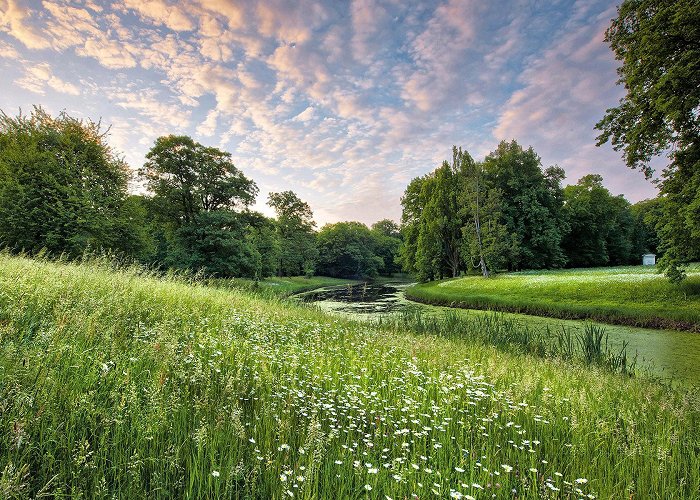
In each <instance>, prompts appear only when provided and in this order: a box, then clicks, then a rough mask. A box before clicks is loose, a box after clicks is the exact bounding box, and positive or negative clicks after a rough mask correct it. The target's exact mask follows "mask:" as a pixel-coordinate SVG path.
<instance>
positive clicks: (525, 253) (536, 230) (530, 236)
mask: <svg viewBox="0 0 700 500" xmlns="http://www.w3.org/2000/svg"><path fill="white" fill-rule="evenodd" d="M484 171H485V172H486V176H487V178H488V180H489V182H490V183H491V185H492V186H493V188H495V189H497V190H498V192H499V193H501V196H502V200H503V201H504V203H503V205H502V213H503V217H502V222H503V224H505V226H506V229H507V232H508V234H509V235H510V236H511V243H510V248H509V251H508V267H509V268H510V269H511V270H517V269H542V268H551V267H561V266H563V265H564V264H565V262H566V257H565V256H564V253H563V251H562V250H561V240H562V237H563V234H564V232H565V229H566V220H565V218H564V217H563V215H562V210H561V209H562V203H563V196H562V192H561V191H562V190H561V180H562V179H563V178H564V172H563V170H562V169H560V168H559V167H550V168H548V169H547V170H546V171H544V172H543V171H542V166H541V162H540V157H539V156H538V155H537V154H536V153H535V151H534V150H533V149H532V148H528V149H523V148H522V147H521V146H520V145H519V144H518V143H517V142H515V141H511V142H505V141H503V142H501V143H500V144H499V145H498V147H497V148H496V150H495V151H494V152H492V153H491V154H489V155H488V156H487V157H486V159H485V160H484Z"/></svg>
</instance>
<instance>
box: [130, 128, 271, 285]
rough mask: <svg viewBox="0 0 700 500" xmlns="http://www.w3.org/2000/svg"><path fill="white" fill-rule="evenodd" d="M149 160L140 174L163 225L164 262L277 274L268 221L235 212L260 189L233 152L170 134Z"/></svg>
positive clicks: (221, 272) (219, 271)
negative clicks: (266, 225)
mask: <svg viewBox="0 0 700 500" xmlns="http://www.w3.org/2000/svg"><path fill="white" fill-rule="evenodd" d="M146 158H147V161H146V163H145V164H144V166H143V168H142V169H141V175H142V177H143V178H144V179H145V180H146V185H147V187H148V188H149V190H150V191H151V192H152V193H153V197H152V200H151V201H150V208H151V211H152V213H153V214H154V215H155V216H156V217H157V219H158V221H159V222H160V224H161V227H160V228H158V229H157V230H156V233H157V235H158V238H157V241H158V242H159V243H160V244H159V252H158V257H159V261H160V262H163V263H165V264H166V265H167V266H169V267H173V268H178V269H192V270H202V271H204V272H205V273H208V274H213V275H215V276H220V277H230V276H249V277H263V276H265V275H266V274H265V273H272V272H274V270H275V268H276V266H274V265H272V264H271V263H270V259H274V258H276V256H277V253H276V252H277V249H278V248H279V247H278V245H277V244H276V243H275V242H273V241H271V240H270V238H271V236H270V234H269V230H266V229H265V224H264V220H263V219H261V218H260V216H251V215H250V214H249V213H247V212H243V213H242V212H239V211H236V209H239V208H246V207H248V206H249V205H250V204H251V203H252V202H253V201H254V200H255V194H256V193H257V186H256V185H255V183H254V182H253V181H252V180H250V179H248V178H246V177H245V176H244V175H243V173H242V172H241V171H240V170H238V169H237V168H236V167H235V166H234V164H233V163H232V162H231V155H230V153H227V152H224V151H220V150H218V149H216V148H212V147H205V146H203V145H201V144H199V143H197V142H195V141H193V140H192V139H191V138H190V137H187V136H173V135H169V136H164V137H160V138H158V139H157V140H156V142H155V144H154V146H153V148H151V150H150V151H149V152H148V154H147V155H146ZM251 217H252V218H251ZM251 222H252V224H251ZM268 229H269V228H268ZM261 252H265V255H263V254H262V253H261Z"/></svg>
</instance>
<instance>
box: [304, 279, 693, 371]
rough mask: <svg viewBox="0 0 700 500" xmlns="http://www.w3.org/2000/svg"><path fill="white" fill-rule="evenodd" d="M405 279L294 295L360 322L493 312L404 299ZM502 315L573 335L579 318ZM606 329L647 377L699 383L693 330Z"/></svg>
mask: <svg viewBox="0 0 700 500" xmlns="http://www.w3.org/2000/svg"><path fill="white" fill-rule="evenodd" d="M408 286H410V283H405V282H401V283H382V284H367V283H364V284H358V285H353V286H347V285H345V286H337V287H325V288H319V289H316V290H314V291H312V292H307V293H304V294H300V295H297V296H296V297H298V298H299V299H300V300H303V301H304V302H309V303H314V304H316V305H317V306H318V307H319V308H320V309H322V310H324V311H326V312H330V313H335V314H341V315H343V316H349V317H352V318H354V319H358V320H364V321H374V320H376V319H377V318H378V317H380V316H382V315H387V314H388V315H391V314H403V313H404V312H408V311H411V310H419V311H421V312H423V313H426V314H444V313H445V312H446V311H456V312H458V313H459V314H460V315H464V316H466V317H469V316H471V317H474V316H477V315H488V314H493V311H485V310H474V309H451V308H448V307H443V306H434V305H427V304H420V303H416V302H412V301H410V300H408V299H407V298H406V296H405V289H406V288H407V287H408ZM499 314H501V315H503V317H504V318H508V319H511V320H514V321H517V322H518V323H519V324H521V325H523V326H525V327H528V328H532V329H538V330H540V329H542V330H544V329H547V328H549V329H550V330H551V331H555V330H557V331H559V330H561V329H562V328H563V329H566V330H569V331H571V332H572V333H573V334H576V333H578V332H581V331H583V328H584V325H585V324H586V323H591V322H590V321H589V322H585V321H582V320H564V319H557V318H548V317H540V316H532V315H526V314H517V313H508V312H501V313H499ZM594 324H595V325H597V326H601V327H604V328H605V332H606V334H607V338H608V342H609V345H610V346H611V348H613V349H621V348H622V347H623V345H624V344H625V343H626V344H627V354H628V357H630V358H632V357H634V356H635V354H636V355H637V365H638V366H639V367H640V368H641V369H642V370H646V371H648V372H649V373H650V374H651V375H653V376H656V377H659V378H661V379H663V380H681V381H683V382H684V383H691V384H693V385H699V384H700V335H698V334H696V333H690V332H683V331H675V330H658V329H652V328H637V327H631V326H622V325H609V324H602V323H595V322H594Z"/></svg>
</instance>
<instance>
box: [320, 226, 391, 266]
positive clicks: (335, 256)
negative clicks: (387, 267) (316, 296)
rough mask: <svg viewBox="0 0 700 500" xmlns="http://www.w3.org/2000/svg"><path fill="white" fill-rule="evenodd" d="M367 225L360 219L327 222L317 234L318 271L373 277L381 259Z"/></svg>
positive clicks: (381, 263) (381, 264)
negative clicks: (334, 222)
mask: <svg viewBox="0 0 700 500" xmlns="http://www.w3.org/2000/svg"><path fill="white" fill-rule="evenodd" d="M373 244H374V240H373V238H372V233H371V232H370V230H369V228H368V227H367V226H365V225H364V224H362V223H361V222H338V223H336V224H326V225H325V226H323V227H322V228H321V230H320V231H319V232H318V235H317V245H318V252H319V258H318V270H319V273H320V274H323V275H326V276H335V277H339V278H374V277H376V276H377V274H378V273H379V269H381V268H382V267H383V266H384V261H383V260H382V258H381V257H379V256H378V255H377V254H376V253H375V249H374V245H373Z"/></svg>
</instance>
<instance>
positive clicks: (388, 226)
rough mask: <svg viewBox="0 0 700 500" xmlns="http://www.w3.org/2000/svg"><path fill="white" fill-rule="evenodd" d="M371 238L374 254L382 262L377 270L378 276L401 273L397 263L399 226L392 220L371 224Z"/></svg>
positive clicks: (399, 240)
mask: <svg viewBox="0 0 700 500" xmlns="http://www.w3.org/2000/svg"><path fill="white" fill-rule="evenodd" d="M370 231H371V233H372V238H373V239H374V248H375V250H376V253H377V255H378V256H379V257H381V259H382V260H383V261H384V265H383V266H382V267H381V269H379V274H381V275H383V276H390V275H392V274H393V273H398V272H399V271H401V266H400V264H399V263H398V262H397V257H398V253H399V248H400V247H401V231H400V229H399V225H398V224H396V222H394V221H393V220H390V219H382V220H380V221H377V222H375V223H374V224H372V228H371V230H370Z"/></svg>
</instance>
